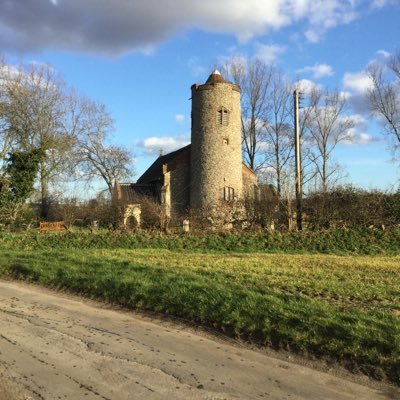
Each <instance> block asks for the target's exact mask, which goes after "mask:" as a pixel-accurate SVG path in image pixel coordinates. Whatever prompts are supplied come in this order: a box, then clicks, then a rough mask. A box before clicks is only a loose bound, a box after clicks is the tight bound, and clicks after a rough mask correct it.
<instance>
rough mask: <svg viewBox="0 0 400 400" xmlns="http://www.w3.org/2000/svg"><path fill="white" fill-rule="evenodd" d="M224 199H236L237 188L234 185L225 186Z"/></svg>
mask: <svg viewBox="0 0 400 400" xmlns="http://www.w3.org/2000/svg"><path fill="white" fill-rule="evenodd" d="M223 199H224V200H225V201H233V200H235V189H234V188H233V187H229V186H225V187H224V190H223Z"/></svg>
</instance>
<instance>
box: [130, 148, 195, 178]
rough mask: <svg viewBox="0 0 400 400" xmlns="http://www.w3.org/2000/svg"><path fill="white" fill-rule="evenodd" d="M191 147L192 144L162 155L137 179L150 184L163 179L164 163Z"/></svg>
mask: <svg viewBox="0 0 400 400" xmlns="http://www.w3.org/2000/svg"><path fill="white" fill-rule="evenodd" d="M189 149H190V144H188V145H187V146H185V147H182V148H180V149H178V150H175V151H173V152H171V153H168V154H165V155H163V156H160V157H158V158H157V160H155V161H154V162H153V164H151V165H150V167H149V168H148V169H147V170H146V171H145V172H144V174H143V175H142V176H141V177H140V178H139V179H138V180H137V183H139V184H149V183H155V182H162V181H163V165H164V164H168V163H170V162H171V161H172V160H173V159H175V158H176V157H178V156H179V155H181V154H182V153H184V152H185V151H187V150H189Z"/></svg>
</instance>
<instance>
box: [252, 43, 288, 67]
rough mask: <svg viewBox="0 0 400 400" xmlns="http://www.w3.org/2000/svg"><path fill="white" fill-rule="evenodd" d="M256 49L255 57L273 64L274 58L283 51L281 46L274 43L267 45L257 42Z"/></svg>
mask: <svg viewBox="0 0 400 400" xmlns="http://www.w3.org/2000/svg"><path fill="white" fill-rule="evenodd" d="M256 49H257V51H256V54H255V57H256V58H258V59H259V60H261V61H264V62H265V63H266V64H273V63H274V62H275V61H276V59H277V58H278V57H279V56H280V55H281V54H283V53H284V52H285V48H284V47H283V46H278V45H276V44H271V45H268V44H261V43H258V44H257V45H256Z"/></svg>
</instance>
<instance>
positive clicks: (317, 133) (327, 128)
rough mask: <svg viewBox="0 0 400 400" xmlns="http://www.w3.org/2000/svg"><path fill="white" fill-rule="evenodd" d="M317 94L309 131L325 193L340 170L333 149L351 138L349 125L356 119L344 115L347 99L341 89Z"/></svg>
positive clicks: (350, 126)
mask: <svg viewBox="0 0 400 400" xmlns="http://www.w3.org/2000/svg"><path fill="white" fill-rule="evenodd" d="M314 96H315V99H314V102H313V103H314V104H313V105H312V110H311V118H310V119H309V132H310V136H311V139H312V141H313V143H314V148H313V151H312V162H313V163H314V165H315V167H316V173H317V176H318V177H319V180H320V184H321V188H322V191H323V192H324V193H325V192H327V190H328V185H329V184H330V182H331V181H332V180H333V177H334V176H335V174H337V172H338V171H339V169H338V165H337V164H335V163H333V162H332V154H333V151H334V149H335V148H336V146H337V145H338V144H339V143H340V142H343V141H346V140H347V141H349V140H351V135H350V129H351V128H353V126H354V122H353V120H352V119H351V118H350V117H348V116H346V115H345V106H346V99H345V98H344V97H343V96H342V95H340V94H339V93H338V92H331V93H330V92H325V93H322V92H315V93H314Z"/></svg>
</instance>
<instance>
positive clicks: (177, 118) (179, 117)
mask: <svg viewBox="0 0 400 400" xmlns="http://www.w3.org/2000/svg"><path fill="white" fill-rule="evenodd" d="M175 121H176V122H178V123H179V124H182V123H183V121H185V116H184V115H183V114H176V115H175Z"/></svg>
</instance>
